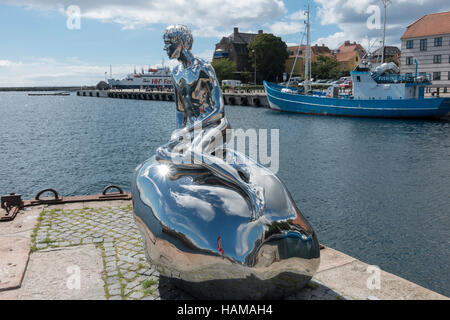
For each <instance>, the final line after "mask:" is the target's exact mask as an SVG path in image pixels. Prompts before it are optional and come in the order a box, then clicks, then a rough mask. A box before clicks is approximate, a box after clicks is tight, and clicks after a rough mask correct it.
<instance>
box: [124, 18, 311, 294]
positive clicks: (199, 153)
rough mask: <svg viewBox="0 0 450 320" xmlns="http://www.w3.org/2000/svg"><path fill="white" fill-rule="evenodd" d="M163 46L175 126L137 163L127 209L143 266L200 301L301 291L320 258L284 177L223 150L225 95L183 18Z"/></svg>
mask: <svg viewBox="0 0 450 320" xmlns="http://www.w3.org/2000/svg"><path fill="white" fill-rule="evenodd" d="M163 39H164V43H165V47H164V49H165V50H166V51H167V54H168V56H169V57H170V58H171V59H177V60H178V61H179V62H180V64H179V65H177V66H176V67H175V68H174V70H173V71H172V78H173V84H174V89H175V104H176V121H177V128H176V130H175V131H173V133H172V136H171V139H170V141H169V142H168V143H166V144H165V145H163V146H161V147H160V148H158V150H157V151H156V155H155V156H153V157H152V158H150V159H149V160H147V161H145V162H144V163H143V164H141V165H139V166H138V167H137V168H136V169H135V174H134V179H133V187H132V189H133V190H132V193H133V210H134V216H135V220H136V223H137V225H138V227H139V229H140V231H141V233H142V235H143V238H144V242H145V251H146V255H147V258H148V259H149V261H150V263H151V264H152V265H154V266H156V267H157V268H158V270H159V272H160V274H161V276H163V277H168V278H171V279H173V281H175V283H176V285H178V286H180V287H182V288H183V289H185V290H186V291H188V292H189V293H191V294H192V295H194V296H196V297H199V298H206V299H278V298H282V297H283V296H286V295H290V294H292V293H294V292H295V291H298V290H299V289H300V288H302V287H303V286H304V285H305V284H306V283H307V282H308V281H309V280H310V279H311V277H312V276H313V274H314V273H315V271H316V270H317V268H318V266H319V262H320V252H319V243H318V241H317V238H316V234H315V233H314V230H313V229H312V227H311V226H310V224H309V223H308V221H306V219H305V218H304V217H303V216H302V214H301V213H300V211H299V210H298V208H297V207H296V205H295V203H294V201H293V199H292V197H291V195H290V193H289V191H288V190H287V189H286V187H285V186H284V184H283V183H282V182H281V181H280V180H279V179H278V178H277V177H276V176H275V175H274V174H273V173H272V172H271V171H270V170H268V169H266V168H265V167H263V166H261V165H260V164H258V163H257V162H255V161H253V160H252V159H250V158H248V157H247V156H245V155H244V154H241V153H239V152H236V151H234V150H231V149H227V147H226V142H227V136H228V135H227V134H226V133H227V129H229V128H230V126H229V123H228V121H227V118H226V117H225V114H224V101H223V97H222V93H221V90H220V86H219V83H218V81H217V78H216V75H215V72H214V69H213V68H212V67H211V65H210V64H209V63H207V62H205V61H203V60H202V59H199V58H197V57H195V56H194V55H193V54H192V52H191V48H192V43H193V38H192V34H191V32H190V30H189V29H188V28H187V27H186V26H183V25H176V26H170V27H168V28H167V29H166V32H165V34H164V37H163Z"/></svg>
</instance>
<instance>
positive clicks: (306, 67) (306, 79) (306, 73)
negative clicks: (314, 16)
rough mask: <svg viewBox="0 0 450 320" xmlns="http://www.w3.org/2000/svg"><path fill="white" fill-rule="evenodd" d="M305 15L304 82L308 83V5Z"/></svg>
mask: <svg viewBox="0 0 450 320" xmlns="http://www.w3.org/2000/svg"><path fill="white" fill-rule="evenodd" d="M305 14H306V59H305V82H309V80H310V79H309V43H310V39H309V3H308V9H307V10H306V12H305Z"/></svg>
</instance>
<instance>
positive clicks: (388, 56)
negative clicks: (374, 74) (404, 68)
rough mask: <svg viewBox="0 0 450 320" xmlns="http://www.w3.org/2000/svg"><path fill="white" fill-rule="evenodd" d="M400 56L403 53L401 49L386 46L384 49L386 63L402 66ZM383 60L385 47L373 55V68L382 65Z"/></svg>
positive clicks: (371, 59)
mask: <svg viewBox="0 0 450 320" xmlns="http://www.w3.org/2000/svg"><path fill="white" fill-rule="evenodd" d="M400 55H401V51H400V49H399V48H397V47H394V46H385V47H384V62H390V61H392V62H395V64H396V65H400ZM382 59H383V47H380V48H378V49H377V50H375V51H374V52H373V53H372V56H371V58H370V62H371V63H372V65H373V66H376V65H378V64H381V63H382V61H381V60H382Z"/></svg>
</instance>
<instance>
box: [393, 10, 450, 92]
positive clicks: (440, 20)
mask: <svg viewBox="0 0 450 320" xmlns="http://www.w3.org/2000/svg"><path fill="white" fill-rule="evenodd" d="M449 22H450V11H448V12H442V13H435V14H429V15H426V16H424V17H422V18H421V19H419V20H417V21H416V22H414V23H413V24H412V25H410V26H408V27H407V30H406V32H405V33H404V35H403V36H402V37H401V41H402V48H401V59H400V71H401V73H404V74H411V75H414V74H415V73H416V62H417V73H418V75H425V74H429V75H430V76H431V80H432V82H433V85H432V87H433V88H444V92H447V90H449V91H450V23H449Z"/></svg>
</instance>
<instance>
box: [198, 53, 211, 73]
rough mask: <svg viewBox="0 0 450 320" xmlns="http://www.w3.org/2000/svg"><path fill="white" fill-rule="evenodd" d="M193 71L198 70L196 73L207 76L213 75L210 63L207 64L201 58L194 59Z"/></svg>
mask: <svg viewBox="0 0 450 320" xmlns="http://www.w3.org/2000/svg"><path fill="white" fill-rule="evenodd" d="M193 69H195V70H198V71H203V72H206V73H208V74H210V73H211V72H212V73H214V69H213V67H212V66H211V63H209V62H208V61H206V60H204V59H202V58H198V57H196V58H195V60H194V65H193Z"/></svg>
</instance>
